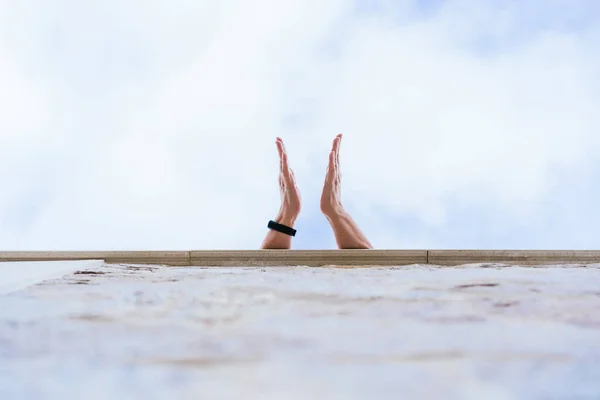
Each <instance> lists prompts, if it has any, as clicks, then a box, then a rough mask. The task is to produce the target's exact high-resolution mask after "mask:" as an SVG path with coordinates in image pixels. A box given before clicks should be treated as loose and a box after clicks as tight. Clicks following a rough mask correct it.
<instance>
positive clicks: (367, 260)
mask: <svg viewBox="0 0 600 400" xmlns="http://www.w3.org/2000/svg"><path fill="white" fill-rule="evenodd" d="M61 260H64V261H68V260H104V261H105V262H106V263H108V264H117V263H118V264H155V265H172V266H215V267H218V266H229V267H233V266H241V267H243V266H294V265H306V266H324V265H332V266H333V265H336V266H393V265H398V266H401V265H410V264H433V265H442V266H443V265H462V264H474V263H498V264H519V265H532V264H537V265H548V264H580V263H600V250H194V251H58V252H55V251H33V252H20V251H5V252H0V262H13V261H61Z"/></svg>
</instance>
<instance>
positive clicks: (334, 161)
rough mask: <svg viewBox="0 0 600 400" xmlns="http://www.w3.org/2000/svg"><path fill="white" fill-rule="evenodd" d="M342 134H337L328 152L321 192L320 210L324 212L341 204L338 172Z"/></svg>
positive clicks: (339, 206)
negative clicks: (327, 163)
mask: <svg viewBox="0 0 600 400" xmlns="http://www.w3.org/2000/svg"><path fill="white" fill-rule="evenodd" d="M341 141H342V135H341V134H339V135H337V136H336V137H335V139H334V140H333V147H332V149H331V152H330V153H329V165H328V166H327V173H326V175H325V183H324V184H323V193H322V194H321V211H323V212H324V213H325V214H327V213H329V212H332V211H334V210H336V209H338V208H341V206H342V200H341V191H342V189H341V178H342V174H341V172H340V164H339V161H340V143H341Z"/></svg>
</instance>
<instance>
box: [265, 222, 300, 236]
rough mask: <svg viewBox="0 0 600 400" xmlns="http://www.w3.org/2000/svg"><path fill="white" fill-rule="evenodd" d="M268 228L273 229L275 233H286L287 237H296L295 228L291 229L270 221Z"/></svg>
mask: <svg viewBox="0 0 600 400" xmlns="http://www.w3.org/2000/svg"><path fill="white" fill-rule="evenodd" d="M267 228H269V229H273V230H274V231H277V232H281V233H285V234H286V235H290V236H296V230H295V229H294V228H290V227H289V226H285V225H283V224H279V223H277V222H275V221H269V224H268V225H267Z"/></svg>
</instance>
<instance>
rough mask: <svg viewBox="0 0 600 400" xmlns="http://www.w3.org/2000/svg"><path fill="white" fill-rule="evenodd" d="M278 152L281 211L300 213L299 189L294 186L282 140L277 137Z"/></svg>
mask: <svg viewBox="0 0 600 400" xmlns="http://www.w3.org/2000/svg"><path fill="white" fill-rule="evenodd" d="M276 144H277V150H278V152H279V190H280V192H281V209H282V210H281V211H282V212H284V213H289V214H291V215H298V214H299V213H300V191H299V190H298V187H297V186H296V178H295V177H294V171H292V169H291V168H290V166H289V164H288V159H287V152H286V151H285V146H284V145H283V140H281V139H280V138H277V141H276Z"/></svg>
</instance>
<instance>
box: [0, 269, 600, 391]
mask: <svg viewBox="0 0 600 400" xmlns="http://www.w3.org/2000/svg"><path fill="white" fill-rule="evenodd" d="M80 398H85V399H115V398H119V399H130V398H139V399H167V398H177V399H229V398H240V399H242V398H243V399H278V400H281V399H338V398H339V399H399V398H402V399H428V398H431V399H478V400H479V399H599V398H600V269H599V267H598V265H588V266H587V267H583V266H563V267H562V268H556V267H552V268H550V267H544V268H531V267H527V268H522V267H500V266H497V265H493V264H488V265H485V266H481V265H471V266H461V267H456V268H450V267H445V268H437V267H434V266H410V267H401V268H390V267H385V268H369V269H341V268H337V269H333V268H331V269H330V268H307V267H297V268H294V267H282V268H172V267H171V268H166V267H144V266H127V265H110V266H108V265H103V266H100V267H98V268H93V269H87V270H83V271H76V272H75V273H73V274H70V275H67V276H65V277H63V278H59V279H53V280H48V281H45V282H43V283H41V284H38V285H35V286H31V287H28V288H26V289H23V290H21V291H17V292H13V293H10V294H4V295H1V296H0V399H80Z"/></svg>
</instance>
